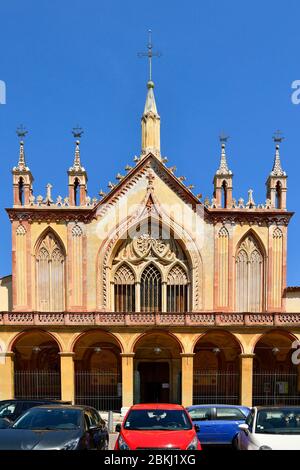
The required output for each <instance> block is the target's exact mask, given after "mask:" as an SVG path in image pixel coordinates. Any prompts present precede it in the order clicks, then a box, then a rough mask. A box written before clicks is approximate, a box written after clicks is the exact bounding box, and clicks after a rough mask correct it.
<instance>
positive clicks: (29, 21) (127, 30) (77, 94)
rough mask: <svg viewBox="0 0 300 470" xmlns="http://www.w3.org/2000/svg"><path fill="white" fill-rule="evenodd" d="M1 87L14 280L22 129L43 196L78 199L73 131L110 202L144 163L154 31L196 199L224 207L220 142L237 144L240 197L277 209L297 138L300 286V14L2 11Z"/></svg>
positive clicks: (182, 160) (184, 168) (120, 3)
mask: <svg viewBox="0 0 300 470" xmlns="http://www.w3.org/2000/svg"><path fill="white" fill-rule="evenodd" d="M0 18H1V20H0V22H1V24H0V48H1V49H0V80H4V81H5V82H6V86H7V104H6V105H0V156H1V166H0V172H1V183H2V184H1V186H0V197H1V199H0V200H1V213H0V223H1V263H0V275H6V274H9V273H10V272H11V232H10V223H9V221H8V217H7V215H6V213H5V211H4V207H9V206H11V204H12V183H11V174H10V170H11V168H12V167H13V165H15V164H16V162H17V157H18V141H17V137H16V134H15V129H16V127H17V125H18V124H19V123H23V124H24V125H26V126H27V128H28V129H30V134H29V135H28V137H27V139H26V157H27V163H28V165H29V166H30V169H31V170H32V172H33V175H34V178H35V184H34V192H35V195H38V194H45V186H46V184H47V183H48V182H51V183H52V184H53V195H54V196H55V198H56V196H57V195H58V194H61V195H62V196H65V195H67V174H66V171H67V169H68V167H69V166H70V165H71V164H72V160H73V151H74V148H73V137H72V135H71V129H72V127H73V126H75V125H76V124H77V123H78V124H80V125H81V126H82V127H83V128H84V129H85V133H84V136H83V139H82V145H81V154H82V161H83V164H84V166H85V168H86V169H87V171H88V174H89V194H90V195H91V196H94V195H97V193H98V191H99V189H100V188H103V189H104V190H106V187H107V182H108V181H109V180H114V177H115V175H116V174H117V173H118V172H119V171H120V172H122V171H123V169H124V167H125V165H126V164H127V163H131V162H132V158H133V156H134V155H135V154H139V151H140V116H141V113H142V110H143V106H144V101H145V95H146V86H145V85H146V81H147V62H146V60H145V59H140V58H138V57H137V52H138V51H143V50H145V45H146V42H147V35H146V32H147V30H148V28H152V30H153V43H154V45H155V46H156V48H157V49H159V50H160V51H161V52H162V54H163V55H162V57H161V58H159V59H156V60H155V61H154V72H153V75H154V77H153V78H154V81H155V84H156V88H155V93H156V101H157V105H158V110H159V113H160V115H161V122H162V126H161V127H162V135H161V140H162V152H163V154H164V155H166V156H168V158H169V163H170V165H174V164H175V165H176V166H177V168H178V173H177V174H178V175H182V174H184V175H186V176H187V178H188V181H187V184H192V183H193V184H195V193H199V192H201V193H202V194H203V195H204V196H205V195H209V196H211V194H212V190H213V186H212V179H213V175H214V172H215V170H216V168H217V166H218V163H219V153H220V152H219V142H218V135H219V133H220V131H221V130H225V131H226V132H227V133H228V134H229V135H230V136H231V138H230V141H229V144H228V157H229V163H230V167H231V169H232V170H233V172H234V196H235V197H236V198H239V197H243V198H244V199H246V198H247V190H248V189H249V188H250V187H252V188H253V189H254V199H255V201H256V202H257V203H258V202H259V203H261V202H264V201H265V181H266V178H267V175H268V173H269V172H270V170H271V167H272V163H273V155H274V144H273V141H272V134H273V132H274V130H276V129H277V128H280V129H281V130H282V131H283V132H284V135H285V136H286V139H285V141H284V142H283V144H282V149H281V156H282V164H283V167H284V169H285V170H286V171H287V173H288V175H289V179H288V208H289V209H290V210H295V211H297V210H298V209H299V213H296V215H295V216H294V217H293V219H292V221H291V223H290V226H289V241H288V248H289V256H288V284H289V285H300V270H299V265H300V250H299V225H300V208H299V201H300V198H299V191H300V184H299V175H300V159H299V156H300V148H299V146H300V132H299V131H300V105H299V106H296V105H293V104H292V102H291V93H292V90H291V83H292V82H293V81H294V80H297V79H300V61H299V40H300V27H299V18H300V3H299V1H298V0H289V1H288V2H283V1H276V0H273V1H272V2H270V1H265V2H262V1H261V0H260V1H258V0H251V1H246V0H244V1H240V0H226V1H223V0H210V1H205V2H204V1H199V0H186V1H185V2H183V1H179V0H163V1H162V0H151V1H149V0H148V1H144V0H106V1H103V0H72V1H71V0H63V1H62V0H51V1H50V0H26V1H23V2H22V1H19V0H2V1H1V3H0Z"/></svg>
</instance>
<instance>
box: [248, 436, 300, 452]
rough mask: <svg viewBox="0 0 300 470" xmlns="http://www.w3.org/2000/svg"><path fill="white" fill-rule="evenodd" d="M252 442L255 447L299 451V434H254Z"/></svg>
mask: <svg viewBox="0 0 300 470" xmlns="http://www.w3.org/2000/svg"><path fill="white" fill-rule="evenodd" d="M253 437H254V439H253V442H254V443H255V445H257V447H258V448H259V447H261V446H268V447H271V449H272V450H299V449H300V434H298V435H295V434H294V435H293V434H255V436H253Z"/></svg>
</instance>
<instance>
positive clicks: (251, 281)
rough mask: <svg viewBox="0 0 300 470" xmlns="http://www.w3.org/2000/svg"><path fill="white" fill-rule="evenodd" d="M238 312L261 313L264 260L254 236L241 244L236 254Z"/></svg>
mask: <svg viewBox="0 0 300 470" xmlns="http://www.w3.org/2000/svg"><path fill="white" fill-rule="evenodd" d="M235 262H236V310H237V311H238V312H261V311H262V310H263V297H264V258H263V255H262V253H261V251H260V249H259V246H258V244H257V242H256V240H255V239H254V237H253V236H251V235H249V236H248V237H246V238H245V239H244V240H243V242H242V243H241V244H240V246H239V248H238V251H237V254H236V260H235Z"/></svg>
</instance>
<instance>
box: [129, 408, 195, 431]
mask: <svg viewBox="0 0 300 470" xmlns="http://www.w3.org/2000/svg"><path fill="white" fill-rule="evenodd" d="M124 428H125V429H126V430H127V429H128V430H136V431H150V430H151V431H152V430H153V431H154V430H156V431H158V430H159V431H182V430H188V429H192V424H191V422H190V420H189V418H188V416H187V413H186V412H185V411H184V410H150V409H149V410H132V411H130V413H129V415H128V417H127V419H126V421H125V424H124Z"/></svg>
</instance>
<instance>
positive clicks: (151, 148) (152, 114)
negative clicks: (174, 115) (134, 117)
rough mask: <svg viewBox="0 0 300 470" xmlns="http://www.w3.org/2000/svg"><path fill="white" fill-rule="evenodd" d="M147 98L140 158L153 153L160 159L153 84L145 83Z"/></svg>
mask: <svg viewBox="0 0 300 470" xmlns="http://www.w3.org/2000/svg"><path fill="white" fill-rule="evenodd" d="M147 88H148V92H147V98H146V103H145V108H144V113H143V116H142V156H145V155H147V154H148V153H150V152H151V153H153V155H155V156H156V157H158V158H159V159H161V155H160V117H159V114H158V112H157V107H156V103H155V98H154V92H153V88H154V83H153V82H152V81H149V82H148V83H147Z"/></svg>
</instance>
